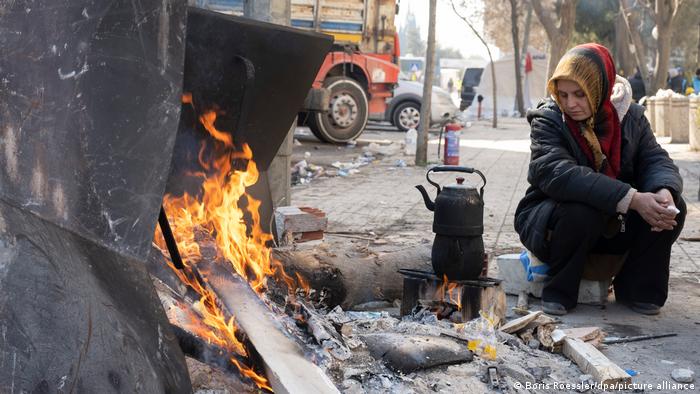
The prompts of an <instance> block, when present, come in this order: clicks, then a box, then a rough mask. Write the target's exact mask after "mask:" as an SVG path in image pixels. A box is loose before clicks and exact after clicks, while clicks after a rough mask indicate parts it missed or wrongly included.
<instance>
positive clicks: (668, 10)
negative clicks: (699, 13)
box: [647, 0, 683, 92]
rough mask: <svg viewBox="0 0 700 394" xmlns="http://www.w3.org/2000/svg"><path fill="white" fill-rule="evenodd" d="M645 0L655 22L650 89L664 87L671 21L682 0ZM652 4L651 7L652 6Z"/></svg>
mask: <svg viewBox="0 0 700 394" xmlns="http://www.w3.org/2000/svg"><path fill="white" fill-rule="evenodd" d="M653 3H654V4H652V1H647V6H648V8H649V10H650V12H651V16H652V18H654V22H655V23H656V34H657V36H656V63H655V64H654V76H653V77H652V79H651V88H652V89H651V91H652V92H656V91H657V90H658V89H661V88H664V87H666V77H667V73H668V64H669V60H670V58H671V37H672V34H671V33H672V31H673V21H674V20H675V19H676V15H678V8H680V6H681V4H682V3H683V0H656V1H654V2H653ZM652 5H653V7H652Z"/></svg>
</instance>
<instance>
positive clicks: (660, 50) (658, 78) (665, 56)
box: [651, 25, 671, 92]
mask: <svg viewBox="0 0 700 394" xmlns="http://www.w3.org/2000/svg"><path fill="white" fill-rule="evenodd" d="M656 32H657V34H658V36H657V37H658V40H657V41H656V45H657V49H656V63H655V67H654V79H653V81H652V89H651V92H656V91H657V90H659V89H665V88H666V85H667V80H668V65H669V57H670V56H671V29H670V28H660V27H659V25H656Z"/></svg>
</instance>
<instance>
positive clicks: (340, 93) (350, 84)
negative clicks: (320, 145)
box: [308, 77, 369, 143]
mask: <svg viewBox="0 0 700 394" xmlns="http://www.w3.org/2000/svg"><path fill="white" fill-rule="evenodd" d="M323 86H324V87H326V88H328V89H329V90H330V91H331V97H330V100H329V102H328V111H327V112H325V113H323V112H312V113H310V114H309V119H308V125H309V128H310V129H311V131H312V132H313V133H314V135H315V136H316V137H317V138H318V139H320V140H321V141H324V142H332V143H344V142H348V141H352V140H354V139H356V138H357V137H359V136H360V134H362V132H363V131H364V129H365V126H367V120H368V119H369V102H368V100H367V94H365V91H364V89H362V86H360V84H359V83H357V81H355V80H353V79H351V78H347V77H332V78H328V79H326V80H325V81H324V82H323Z"/></svg>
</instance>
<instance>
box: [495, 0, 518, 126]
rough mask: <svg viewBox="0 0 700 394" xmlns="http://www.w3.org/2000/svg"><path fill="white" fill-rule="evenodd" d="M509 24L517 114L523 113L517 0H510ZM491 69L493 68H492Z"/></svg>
mask: <svg viewBox="0 0 700 394" xmlns="http://www.w3.org/2000/svg"><path fill="white" fill-rule="evenodd" d="M510 24H511V29H510V31H511V34H512V36H513V65H514V67H515V104H516V108H517V110H518V113H519V116H520V117H522V116H523V115H525V105H524V104H523V77H522V73H521V70H522V67H521V64H522V63H521V62H520V37H519V36H520V33H519V32H518V1H517V0H510ZM492 71H493V70H492Z"/></svg>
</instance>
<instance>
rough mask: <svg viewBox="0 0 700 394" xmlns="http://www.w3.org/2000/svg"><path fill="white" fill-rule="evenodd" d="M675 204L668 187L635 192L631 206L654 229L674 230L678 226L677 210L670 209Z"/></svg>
mask: <svg viewBox="0 0 700 394" xmlns="http://www.w3.org/2000/svg"><path fill="white" fill-rule="evenodd" d="M672 206H673V196H671V193H670V192H669V191H668V190H666V189H661V190H659V191H658V192H656V193H640V192H636V193H634V196H632V202H631V203H630V208H631V209H634V210H635V211H637V212H638V213H639V215H640V216H641V217H642V219H644V221H646V222H647V223H649V225H650V226H651V230H652V231H662V230H673V227H674V226H676V224H677V223H676V221H675V217H676V211H675V210H674V209H672V208H671V209H669V207H672Z"/></svg>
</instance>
